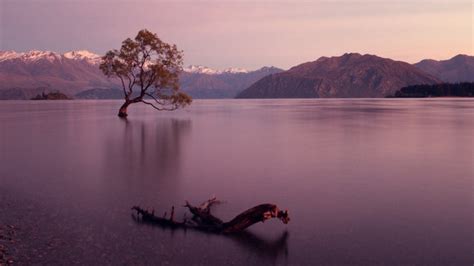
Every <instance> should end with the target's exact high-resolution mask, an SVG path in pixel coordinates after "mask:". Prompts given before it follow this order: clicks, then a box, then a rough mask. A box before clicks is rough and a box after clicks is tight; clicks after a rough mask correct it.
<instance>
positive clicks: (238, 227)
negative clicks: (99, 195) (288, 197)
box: [132, 198, 290, 233]
mask: <svg viewBox="0 0 474 266" xmlns="http://www.w3.org/2000/svg"><path fill="white" fill-rule="evenodd" d="M218 203H220V202H219V201H218V200H217V199H216V198H212V199H210V200H207V201H205V202H203V203H202V204H201V205H200V206H193V205H191V204H190V203H189V202H187V201H186V204H185V205H184V207H186V208H187V209H188V210H189V211H190V212H191V214H192V215H193V217H192V218H191V220H187V219H184V220H183V221H181V222H177V221H175V220H174V207H172V210H171V216H170V218H166V213H165V215H164V216H163V217H158V216H155V214H154V211H152V212H149V211H147V210H144V209H142V208H140V207H138V206H134V207H132V209H133V210H135V211H136V212H137V218H138V217H141V219H142V221H144V222H149V223H152V224H156V225H160V226H163V227H171V228H191V229H197V230H204V231H209V232H213V233H237V232H241V231H243V230H245V229H246V228H248V227H249V226H251V225H253V224H255V223H258V222H264V221H266V220H268V219H271V218H278V219H280V220H281V221H282V222H283V223H284V224H287V223H288V222H289V221H290V218H289V216H288V211H287V210H285V211H281V210H280V209H278V207H277V206H276V205H275V204H261V205H258V206H255V207H253V208H250V209H248V210H246V211H244V212H242V213H241V214H239V215H237V216H236V217H235V218H234V219H232V220H230V221H229V222H223V221H222V220H221V219H219V218H217V217H215V216H214V215H212V214H211V207H212V206H213V205H215V204H218Z"/></svg>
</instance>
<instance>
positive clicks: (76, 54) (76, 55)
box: [63, 50, 101, 65]
mask: <svg viewBox="0 0 474 266" xmlns="http://www.w3.org/2000/svg"><path fill="white" fill-rule="evenodd" d="M63 56H64V57H66V58H69V59H73V60H86V61H88V62H90V63H93V64H97V65H98V64H100V60H101V56H100V55H98V54H94V53H91V52H89V51H87V50H79V51H71V52H67V53H64V54H63Z"/></svg>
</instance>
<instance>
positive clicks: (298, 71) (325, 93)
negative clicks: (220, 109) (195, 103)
mask: <svg viewBox="0 0 474 266" xmlns="http://www.w3.org/2000/svg"><path fill="white" fill-rule="evenodd" d="M439 82H440V80H439V79H437V78H436V77H434V76H431V75H429V74H427V73H424V72H422V71H421V70H419V69H417V68H416V67H415V66H412V65H410V64H408V63H405V62H400V61H394V60H391V59H386V58H381V57H377V56H374V55H361V54H357V53H348V54H344V55H342V56H338V57H321V58H319V59H318V60H316V61H313V62H308V63H303V64H301V65H298V66H295V67H293V68H291V69H289V70H288V71H285V72H281V73H278V74H274V75H270V76H267V77H265V78H263V79H261V80H259V81H257V82H256V83H254V84H253V85H252V86H250V87H249V88H248V89H246V90H244V91H242V92H241V93H240V94H239V95H238V96H237V97H238V98H331V97H338V98H348V97H384V96H386V95H390V94H393V93H394V92H395V91H396V90H398V89H400V88H402V87H406V86H409V85H415V84H435V83H439Z"/></svg>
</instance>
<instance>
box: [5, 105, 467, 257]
mask: <svg viewBox="0 0 474 266" xmlns="http://www.w3.org/2000/svg"><path fill="white" fill-rule="evenodd" d="M120 104H121V102H120V101H50V102H40V101H22V102H17V101H4V102H0V129H1V131H0V149H1V150H0V164H1V167H0V224H2V223H4V224H15V225H17V226H18V227H19V229H18V236H17V237H18V241H17V242H16V244H15V245H14V247H15V250H14V252H15V253H16V254H17V256H18V257H19V258H18V259H19V261H18V262H19V263H20V264H22V263H23V264H26V263H38V264H69V262H73V263H74V262H76V263H79V264H100V265H103V264H114V265H117V264H155V265H156V264H168V263H169V264H186V265H196V264H197V265H227V264H238V265H239V264H245V265H252V264H254V265H256V264H290V265H323V264H324V265H347V264H354V265H371V264H377V265H381V264H383V265H399V264H402V265H414V264H419V265H437V264H438V265H472V263H473V262H474V255H473V251H474V250H473V249H474V248H473V247H474V243H473V210H474V202H473V179H474V166H473V165H474V164H473V163H474V100H470V99H423V100H413V99H408V100H406V99H403V100H398V99H347V100H341V99H333V100H317V99H314V100H195V101H194V102H193V104H192V106H191V107H190V108H187V109H185V110H180V111H176V112H156V111H154V110H153V109H150V108H147V106H142V105H134V106H131V109H130V111H129V113H130V116H129V119H128V121H125V120H122V119H119V118H118V117H116V112H117V110H118V107H119V106H120ZM212 195H216V196H217V197H218V198H219V199H221V200H224V201H225V202H226V203H224V204H222V205H220V206H217V207H216V209H215V214H216V215H217V216H220V217H221V218H223V219H224V220H228V219H231V218H232V217H233V216H234V215H236V214H238V213H240V212H241V211H243V210H245V209H247V208H249V207H252V206H254V205H257V204H260V203H265V202H271V203H275V204H277V205H278V206H279V207H281V208H284V209H288V210H289V212H290V216H291V219H292V220H291V221H290V223H289V224H288V225H284V224H282V223H281V222H279V221H277V220H272V221H268V222H266V223H264V224H257V225H255V226H253V227H251V228H250V230H249V231H250V232H251V233H249V234H245V235H242V236H237V237H228V236H221V235H209V234H205V233H202V232H195V231H189V230H188V231H180V230H176V231H171V230H164V229H162V228H157V227H151V226H148V225H143V224H138V223H136V222H135V221H134V220H133V219H132V217H131V214H132V212H131V210H130V207H131V206H133V205H136V204H138V205H141V206H143V207H150V209H151V208H154V209H155V210H157V212H160V213H161V212H164V211H168V212H169V208H170V207H171V206H172V205H175V206H176V207H177V210H178V216H177V218H180V217H182V215H183V214H184V209H183V208H182V207H180V206H181V205H182V204H183V203H184V201H185V200H189V201H191V202H193V203H199V202H201V201H203V200H205V199H208V198H209V197H210V196H212ZM188 217H189V215H188Z"/></svg>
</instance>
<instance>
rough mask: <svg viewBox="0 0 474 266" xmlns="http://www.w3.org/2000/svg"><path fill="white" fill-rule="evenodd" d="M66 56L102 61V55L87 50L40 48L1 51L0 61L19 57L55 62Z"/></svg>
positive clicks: (95, 62) (26, 60) (72, 58)
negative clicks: (21, 50)
mask: <svg viewBox="0 0 474 266" xmlns="http://www.w3.org/2000/svg"><path fill="white" fill-rule="evenodd" d="M64 58H67V59H71V60H86V61H88V62H89V63H92V64H99V63H100V55H98V54H94V53H92V52H89V51H86V50H80V51H70V52H67V53H64V54H59V53H56V52H51V51H39V50H32V51H28V52H23V53H18V52H15V51H0V62H3V61H6V60H13V59H19V60H22V61H24V62H25V63H28V62H36V61H38V60H48V61H50V62H53V61H55V60H62V59H64Z"/></svg>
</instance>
